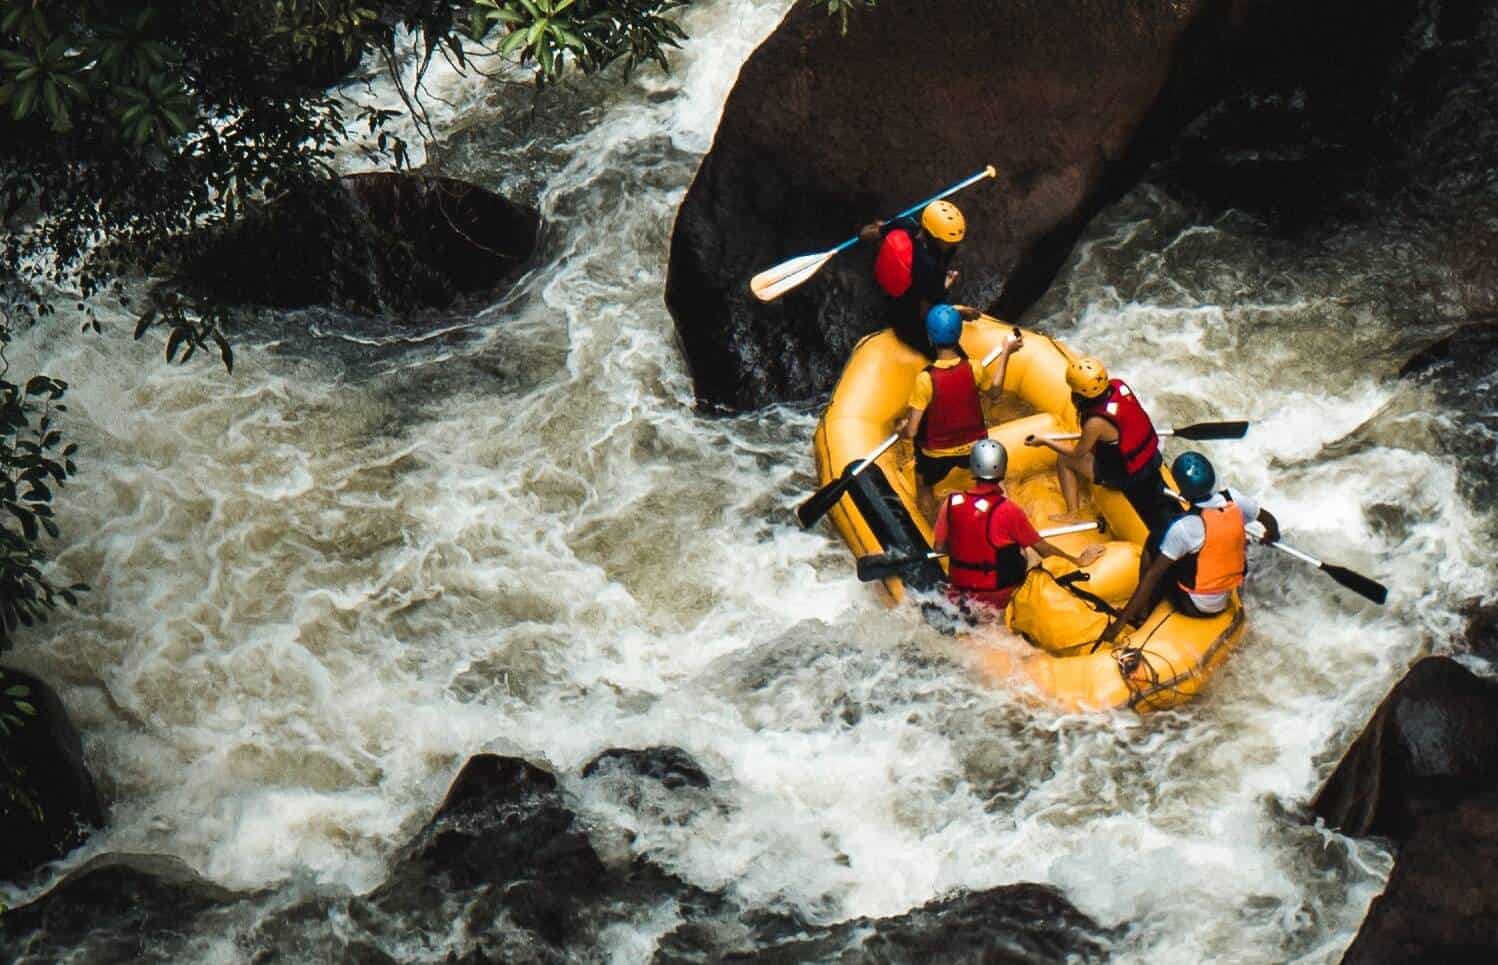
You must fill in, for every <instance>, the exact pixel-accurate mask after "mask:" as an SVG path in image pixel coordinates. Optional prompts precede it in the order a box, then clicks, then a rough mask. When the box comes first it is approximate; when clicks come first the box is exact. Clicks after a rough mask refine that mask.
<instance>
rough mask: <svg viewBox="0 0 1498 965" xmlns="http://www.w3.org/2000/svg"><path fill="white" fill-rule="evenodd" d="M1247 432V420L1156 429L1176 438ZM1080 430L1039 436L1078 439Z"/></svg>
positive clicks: (1222, 436) (1239, 435)
mask: <svg viewBox="0 0 1498 965" xmlns="http://www.w3.org/2000/svg"><path fill="white" fill-rule="evenodd" d="M1247 434H1248V423H1247V422H1198V423H1195V424H1194V425H1189V426H1181V427H1180V428H1177V429H1157V430H1156V431H1155V435H1157V436H1174V437H1175V438H1177V439H1242V438H1243V437H1244V436H1245V435H1247ZM1081 437H1082V434H1081V433H1080V432H1061V433H1057V434H1055V435H1049V436H1041V438H1042V439H1050V440H1052V441H1054V442H1063V441H1065V440H1068V439H1080V438H1081Z"/></svg>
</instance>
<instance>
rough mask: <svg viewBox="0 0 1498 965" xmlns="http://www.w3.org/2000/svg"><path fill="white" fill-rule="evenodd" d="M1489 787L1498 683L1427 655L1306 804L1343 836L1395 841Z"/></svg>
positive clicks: (1497, 735) (1497, 769)
mask: <svg viewBox="0 0 1498 965" xmlns="http://www.w3.org/2000/svg"><path fill="white" fill-rule="evenodd" d="M1488 791H1498V683H1495V682H1493V681H1490V680H1484V679H1482V678H1481V677H1478V676H1476V675H1474V674H1473V673H1472V672H1471V671H1469V670H1467V668H1465V667H1463V666H1462V665H1461V664H1459V663H1457V662H1456V661H1454V660H1451V659H1448V658H1445V657H1427V658H1425V659H1424V660H1421V661H1420V662H1419V663H1417V664H1415V665H1414V666H1413V667H1411V668H1410V671H1409V673H1407V674H1406V675H1405V677H1404V679H1403V680H1401V681H1400V682H1399V683H1398V684H1397V685H1396V686H1395V687H1394V689H1393V690H1392V691H1391V692H1390V693H1389V696H1387V697H1385V698H1384V702H1383V703H1382V704H1379V706H1378V710H1376V711H1375V712H1374V714H1373V718H1372V719H1371V720H1370V721H1369V722H1368V725H1367V726H1366V727H1365V728H1363V732H1362V734H1360V735H1358V738H1357V740H1355V741H1354V742H1353V744H1352V747H1350V748H1349V749H1348V751H1347V754H1346V755H1345V756H1344V757H1343V758H1342V761H1341V763H1340V764H1338V765H1337V769H1336V770H1335V771H1333V772H1332V776H1331V777H1330V778H1328V779H1327V782H1326V784H1325V785H1323V786H1322V788H1321V790H1320V792H1318V793H1317V795H1316V798H1315V800H1314V801H1312V802H1311V808H1312V810H1313V811H1314V812H1315V814H1316V816H1317V817H1320V818H1322V819H1324V820H1325V821H1326V823H1327V824H1328V825H1330V826H1331V827H1333V828H1336V829H1337V830H1339V831H1342V832H1343V833H1344V834H1350V835H1353V836H1363V835H1370V834H1371V835H1380V836H1383V837H1389V838H1394V839H1396V840H1397V839H1402V838H1404V837H1405V836H1407V835H1408V834H1409V833H1410V832H1411V831H1413V830H1414V829H1415V827H1416V825H1417V824H1418V823H1419V821H1420V820H1421V818H1423V817H1424V816H1425V815H1428V814H1432V813H1435V812H1438V811H1442V810H1446V809H1448V808H1451V807H1454V806H1455V805H1457V804H1459V803H1461V802H1462V801H1464V800H1466V799H1467V798H1469V797H1471V796H1473V795H1475V794H1482V793H1486V792H1488Z"/></svg>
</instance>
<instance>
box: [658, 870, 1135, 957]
mask: <svg viewBox="0 0 1498 965" xmlns="http://www.w3.org/2000/svg"><path fill="white" fill-rule="evenodd" d="M1107 938H1108V932H1106V931H1105V930H1104V929H1101V928H1099V927H1098V925H1097V924H1096V923H1095V922H1093V921H1092V919H1090V918H1088V917H1087V916H1086V915H1084V914H1082V913H1081V912H1079V911H1077V909H1076V908H1074V907H1073V906H1072V904H1071V903H1070V902H1068V901H1067V900H1066V898H1065V897H1063V896H1062V894H1061V893H1060V892H1058V891H1057V890H1056V889H1054V888H1050V887H1047V886H1044V885H1035V884H1019V885H1005V886H1004V887H1001V888H992V889H989V890H987V891H979V892H963V893H961V894H958V895H955V896H953V897H950V898H943V899H940V900H938V901H933V902H931V903H929V904H927V905H925V906H923V907H921V908H917V909H915V910H913V911H909V912H906V913H905V914H903V915H895V916H892V917H889V918H856V919H853V920H851V921H845V922H840V923H838V924H836V925H830V926H821V927H817V926H808V925H806V924H805V923H802V922H799V921H797V920H794V919H790V918H773V919H763V918H761V919H757V920H752V921H749V922H746V923H744V924H743V925H742V926H740V927H737V928H732V927H725V926H724V925H723V924H721V923H718V924H716V925H713V924H708V923H700V922H699V923H689V924H687V925H685V926H683V927H681V928H678V929H677V930H676V931H674V932H672V933H671V934H670V935H668V936H666V938H665V939H664V940H663V941H662V943H661V947H660V950H659V951H658V952H657V954H656V961H657V962H661V963H667V962H688V961H719V960H722V961H747V960H750V959H754V960H760V959H763V958H768V959H769V960H772V961H776V962H826V961H837V962H843V963H850V965H851V963H857V962H869V963H874V962H879V963H884V965H894V963H903V962H910V963H917V962H934V961H940V962H1027V963H1042V962H1058V963H1059V962H1101V961H1105V960H1106V958H1107V952H1106V944H1105V943H1106V941H1107Z"/></svg>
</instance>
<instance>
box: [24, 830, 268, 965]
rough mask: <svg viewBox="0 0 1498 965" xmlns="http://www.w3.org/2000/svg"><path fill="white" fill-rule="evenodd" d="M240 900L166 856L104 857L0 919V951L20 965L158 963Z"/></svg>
mask: <svg viewBox="0 0 1498 965" xmlns="http://www.w3.org/2000/svg"><path fill="white" fill-rule="evenodd" d="M240 897H241V896H240V895H237V894H236V893H235V892H232V891H229V890H227V889H225V888H221V887H219V886H218V885H215V884H212V883H211V882H208V881H205V880H204V879H203V878H201V877H200V876H199V875H198V874H197V873H196V872H194V871H193V870H192V869H191V868H189V867H188V866H187V865H186V864H184V863H183V862H182V861H181V860H180V859H178V858H174V857H170V856H167V855H152V854H107V855H101V856H100V857H97V858H94V859H93V860H91V861H89V862H88V863H87V864H85V865H83V866H82V867H81V868H78V869H77V870H76V871H73V872H72V873H70V874H69V875H68V876H67V877H65V878H63V879H62V880H61V881H60V882H58V883H57V884H56V885H55V886H54V887H53V888H52V889H51V890H50V891H48V892H47V893H46V894H44V895H42V896H41V897H40V898H38V899H36V900H35V901H33V902H31V903H30V904H27V905H23V906H21V907H20V908H14V909H12V910H10V911H7V912H6V913H5V914H4V915H3V916H0V949H3V950H4V951H5V952H7V953H10V952H15V953H16V960H18V961H22V962H56V961H61V960H63V958H64V957H66V956H67V955H69V954H72V953H77V952H78V951H79V950H84V951H85V954H86V960H87V961H90V962H134V961H140V960H142V959H143V958H151V959H152V960H157V961H160V960H170V956H167V957H166V958H163V957H162V956H163V955H164V954H165V953H166V952H167V951H168V950H169V945H168V943H169V942H171V941H175V940H177V939H180V938H181V937H182V936H183V935H185V934H187V933H188V932H189V930H190V926H191V925H192V923H193V922H194V920H195V919H196V918H197V917H198V916H199V915H201V914H203V913H204V912H207V911H209V910H210V909H214V908H218V907H221V906H224V905H228V904H232V903H234V902H235V901H237V900H238V899H239V898H240Z"/></svg>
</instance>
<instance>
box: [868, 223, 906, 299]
mask: <svg viewBox="0 0 1498 965" xmlns="http://www.w3.org/2000/svg"><path fill="white" fill-rule="evenodd" d="M914 261H915V242H914V241H913V240H912V239H911V237H910V232H908V231H906V230H905V229H904V228H896V229H895V230H893V231H891V232H890V233H889V234H887V235H885V236H884V241H883V242H882V243H881V244H880V245H879V254H878V255H876V256H875V257H874V280H875V281H876V282H878V283H879V287H880V288H882V289H884V293H885V294H886V295H889V296H890V297H891V298H899V297H900V296H901V295H903V294H905V293H906V292H908V291H910V285H911V282H913V281H914V280H915V274H914V272H913V271H912V270H911V264H912V263H913V262H914Z"/></svg>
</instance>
